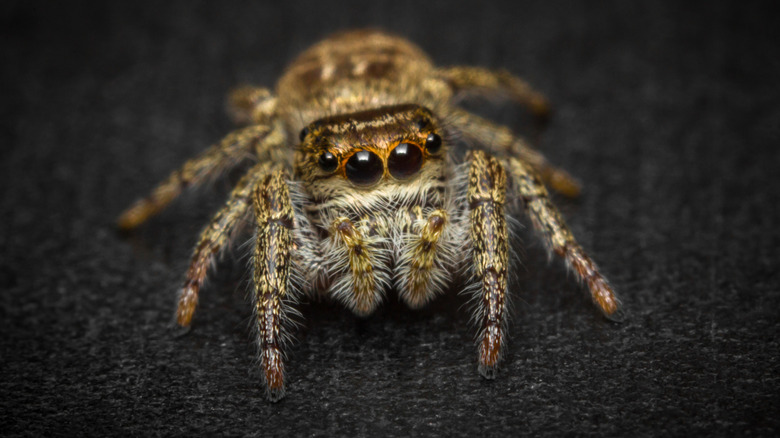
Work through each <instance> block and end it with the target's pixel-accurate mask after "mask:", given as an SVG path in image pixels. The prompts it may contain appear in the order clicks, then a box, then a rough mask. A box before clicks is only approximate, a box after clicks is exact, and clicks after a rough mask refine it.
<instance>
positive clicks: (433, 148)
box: [425, 134, 441, 154]
mask: <svg viewBox="0 0 780 438" xmlns="http://www.w3.org/2000/svg"><path fill="white" fill-rule="evenodd" d="M425 149H428V152H430V153H432V154H435V153H436V152H439V149H441V137H439V135H438V134H429V135H428V138H426V139H425Z"/></svg>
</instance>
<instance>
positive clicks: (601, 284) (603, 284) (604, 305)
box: [588, 274, 626, 322]
mask: <svg viewBox="0 0 780 438" xmlns="http://www.w3.org/2000/svg"><path fill="white" fill-rule="evenodd" d="M588 289H590V294H591V297H593V302H594V303H596V306H598V308H599V310H601V313H603V314H604V316H605V317H606V318H607V319H609V320H610V321H615V322H622V321H623V320H624V319H625V316H626V314H625V311H624V310H623V309H622V307H621V305H620V301H619V300H618V299H617V296H615V292H613V291H612V287H611V286H610V285H609V283H607V280H605V279H604V277H602V276H601V275H599V274H595V275H594V276H593V277H592V278H591V279H589V280H588Z"/></svg>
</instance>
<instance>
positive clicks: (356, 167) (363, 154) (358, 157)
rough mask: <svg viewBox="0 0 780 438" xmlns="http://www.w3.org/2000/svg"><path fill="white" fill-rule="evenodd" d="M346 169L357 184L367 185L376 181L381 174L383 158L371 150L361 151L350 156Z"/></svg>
mask: <svg viewBox="0 0 780 438" xmlns="http://www.w3.org/2000/svg"><path fill="white" fill-rule="evenodd" d="M344 171H345V172H346V173H347V178H349V180H350V181H352V182H353V183H355V184H357V185H361V186H367V185H369V184H373V183H375V182H376V181H377V180H378V179H379V178H380V177H381V176H382V172H383V171H384V168H383V166H382V160H381V159H380V158H379V157H378V156H377V154H375V153H373V152H370V151H359V152H356V153H355V154H354V155H352V156H351V157H349V160H347V164H346V166H344Z"/></svg>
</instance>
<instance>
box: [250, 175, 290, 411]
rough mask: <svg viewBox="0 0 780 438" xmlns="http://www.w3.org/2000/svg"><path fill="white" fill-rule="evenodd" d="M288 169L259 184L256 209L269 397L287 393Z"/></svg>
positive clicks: (257, 279)
mask: <svg viewBox="0 0 780 438" xmlns="http://www.w3.org/2000/svg"><path fill="white" fill-rule="evenodd" d="M285 180H286V172H285V171H284V170H281V169H280V170H277V171H274V172H273V173H272V174H271V175H268V176H266V178H265V180H264V181H263V182H262V184H261V185H259V186H258V187H257V190H256V191H255V196H254V212H255V216H256V218H257V232H256V241H255V255H254V278H253V279H254V294H253V295H254V304H255V310H256V313H257V329H258V337H259V339H258V342H259V344H260V363H261V366H262V369H263V379H264V381H265V385H266V390H267V394H268V398H269V399H270V400H271V401H277V400H279V399H280V398H282V397H283V396H284V358H283V356H282V350H281V348H282V341H283V340H284V334H283V333H282V332H283V324H284V322H285V318H286V317H287V316H288V314H289V312H291V311H292V309H290V308H289V300H290V298H291V297H290V268H291V264H292V250H293V245H294V243H293V226H294V213H293V208H292V204H291V201H290V192H289V189H288V187H287V183H286V182H285Z"/></svg>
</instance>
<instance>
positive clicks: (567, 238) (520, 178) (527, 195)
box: [507, 157, 621, 320]
mask: <svg viewBox="0 0 780 438" xmlns="http://www.w3.org/2000/svg"><path fill="white" fill-rule="evenodd" d="M507 165H508V169H509V172H510V174H511V176H512V185H513V186H515V187H514V188H515V190H517V192H518V194H519V195H520V197H521V198H522V200H523V202H524V204H525V209H526V212H527V214H528V215H529V216H530V217H531V221H532V222H533V225H534V228H535V229H536V231H537V232H538V233H540V234H541V236H542V238H543V239H544V243H545V246H547V248H548V249H549V250H551V251H553V252H555V254H557V255H558V256H559V257H562V258H563V259H564V260H565V261H566V263H567V264H568V266H569V267H570V268H572V270H573V271H574V272H575V273H576V274H577V277H579V278H580V279H581V280H583V281H584V282H585V283H586V284H587V285H588V289H589V290H590V294H591V297H592V298H593V302H594V303H596V305H597V306H598V307H599V309H601V311H602V312H603V313H604V315H605V316H606V317H608V318H610V319H614V320H619V319H621V315H620V301H619V300H618V298H617V297H616V296H615V293H614V292H613V290H612V287H611V286H610V285H609V283H608V282H607V280H606V279H605V278H604V277H603V276H602V275H601V273H599V271H598V268H597V267H596V264H595V263H594V262H593V261H592V260H591V259H590V257H588V255H587V254H586V253H585V251H584V250H583V249H582V247H580V245H579V244H578V243H577V241H576V240H574V236H573V235H572V233H571V231H570V230H569V227H568V226H566V223H565V222H564V221H563V218H562V217H561V214H560V213H559V212H558V209H557V208H555V206H554V205H553V203H552V201H550V198H549V196H548V194H547V189H545V188H544V185H543V184H542V182H541V180H540V178H539V177H538V175H537V174H536V172H535V171H534V169H533V168H532V166H529V165H528V164H527V163H525V162H523V161H522V160H520V159H518V158H515V157H510V158H509V159H508V160H507Z"/></svg>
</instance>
